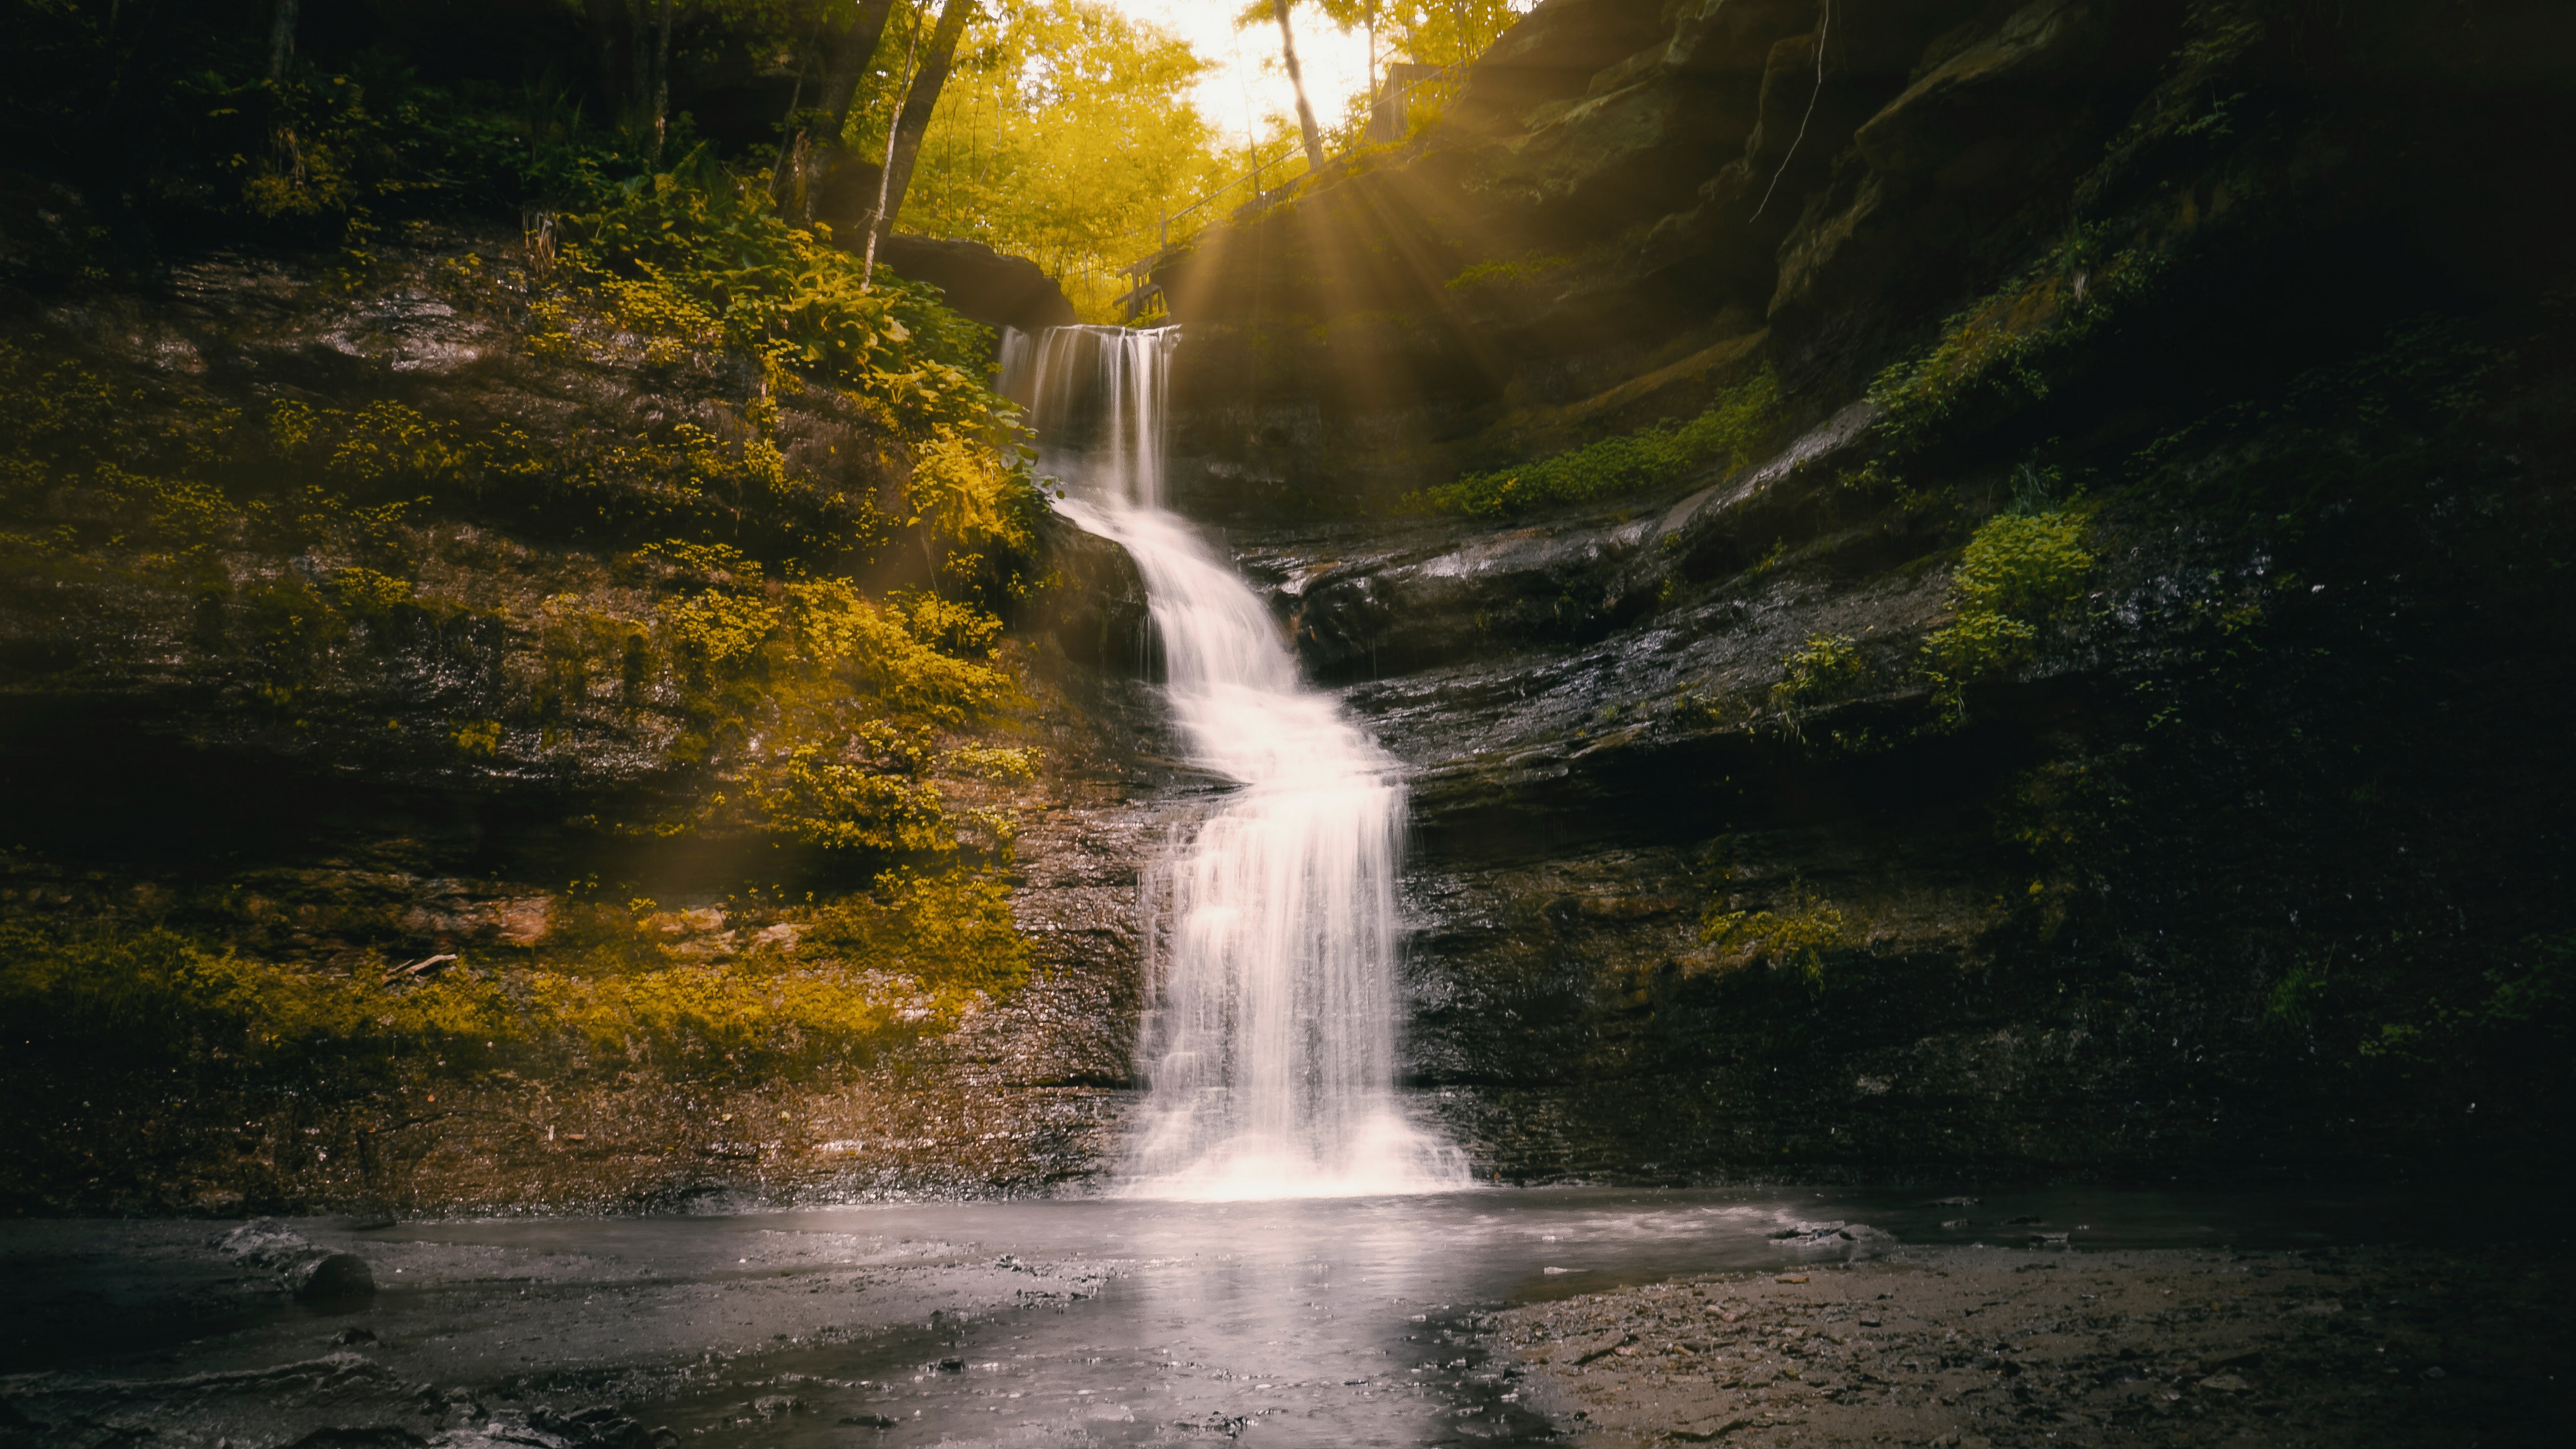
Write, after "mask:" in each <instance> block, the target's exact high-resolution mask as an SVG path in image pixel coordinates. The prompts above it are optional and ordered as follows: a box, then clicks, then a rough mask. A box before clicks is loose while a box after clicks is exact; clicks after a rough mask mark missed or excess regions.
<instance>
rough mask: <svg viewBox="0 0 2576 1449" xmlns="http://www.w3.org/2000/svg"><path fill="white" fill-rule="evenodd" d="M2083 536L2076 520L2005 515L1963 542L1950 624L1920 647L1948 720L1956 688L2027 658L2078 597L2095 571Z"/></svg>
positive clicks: (2075, 516)
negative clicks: (2050, 622) (2043, 629)
mask: <svg viewBox="0 0 2576 1449" xmlns="http://www.w3.org/2000/svg"><path fill="white" fill-rule="evenodd" d="M2084 531H2085V518H2084V515H2082V514H2080V513H2074V512H2051V513H2003V514H1998V515H1996V516H1995V517H1993V518H1990V519H1988V520H1986V522H1985V524H1984V526H1982V527H1980V528H1979V529H1978V530H1977V532H1976V534H1975V536H1973V537H1972V538H1970V539H1969V540H1968V547H1967V551H1966V552H1965V553H1964V554H1963V555H1962V556H1961V557H1960V560H1959V567H1958V569H1957V571H1956V572H1954V573H1953V574H1952V575H1951V577H1950V607H1951V608H1952V610H1954V611H1955V613H1954V617H1953V618H1952V620H1951V622H1950V624H1949V626H1948V627H1946V628H1944V629H1941V630H1939V631H1938V632H1936V633H1934V634H1933V635H1932V636H1931V638H1929V639H1927V640H1925V641H1924V646H1923V647H1924V652H1925V654H1926V655H1927V656H1928V657H1929V658H1930V660H1931V663H1932V670H1933V677H1934V680H1935V683H1936V686H1937V687H1938V691H1939V692H1940V693H1941V694H1942V695H1943V697H1944V698H1945V701H1946V702H1947V704H1948V706H1949V707H1950V708H1951V710H1952V711H1953V712H1954V713H1955V710H1956V707H1957V703H1958V690H1959V687H1960V686H1961V685H1962V684H1964V683H1965V682H1966V681H1968V680H1970V679H1973V678H1976V677H1978V676H1980V675H1987V674H1993V673H1996V672H1998V671H2000V670H2004V669H2009V668H2011V667H2012V666H2013V665H2016V664H2019V663H2021V662H2023V661H2024V660H2026V659H2027V658H2029V656H2030V652H2031V649H2032V648H2033V646H2035V645H2036V644H2037V643H2038V641H2039V626H2040V625H2041V624H2042V623H2044V622H2046V620H2047V618H2048V616H2049V615H2050V614H2052V613H2054V612H2055V611H2056V610H2058V609H2060V608H2062V607H2064V606H2065V605H2066V604H2068V603H2071V602H2073V601H2074V600H2075V599H2076V598H2077V597H2078V596H2080V595H2081V594H2082V593H2083V590H2084V581H2085V579H2086V578H2087V577H2088V576H2089V575H2090V574H2091V573H2092V570H2093V555H2092V554H2091V553H2090V552H2089V551H2088V550H2086V549H2085V547H2084Z"/></svg>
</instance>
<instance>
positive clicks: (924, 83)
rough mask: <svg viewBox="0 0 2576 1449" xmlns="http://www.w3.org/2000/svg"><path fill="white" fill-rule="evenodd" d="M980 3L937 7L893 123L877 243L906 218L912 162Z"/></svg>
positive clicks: (954, 0)
mask: <svg viewBox="0 0 2576 1449" xmlns="http://www.w3.org/2000/svg"><path fill="white" fill-rule="evenodd" d="M975 4H976V0H947V3H946V4H944V5H942V6H940V7H939V24H938V26H937V28H935V29H933V30H932V31H931V33H930V44H929V46H928V47H927V48H926V49H925V50H924V51H923V52H922V56H921V61H920V68H919V69H917V70H915V71H914V72H913V75H912V84H911V85H910V86H909V87H907V88H906V89H905V91H904V95H903V113H902V114H901V115H899V116H897V117H896V118H895V123H894V134H893V135H891V136H889V137H887V138H886V139H887V143H888V144H887V146H886V167H885V176H884V178H883V183H882V189H881V191H880V193H879V194H880V196H881V197H882V200H880V201H879V202H878V204H877V216H876V227H875V230H874V233H873V235H872V236H871V238H870V241H871V253H872V254H873V249H874V248H873V242H874V237H876V236H883V235H885V234H886V233H888V232H890V231H893V230H894V221H895V218H896V217H897V216H900V215H902V213H903V193H904V188H905V187H907V186H909V185H910V184H911V183H912V167H913V163H914V161H916V160H918V159H919V158H920V156H921V138H922V135H923V133H925V132H927V131H928V130H929V129H930V117H931V113H932V112H934V111H936V110H937V109H938V108H939V92H940V90H941V88H943V87H945V86H946V85H947V84H948V71H949V68H950V67H951V66H952V65H953V64H954V63H955V62H956V59H957V41H958V38H959V37H960V36H963V35H964V34H965V33H966V22H967V21H969V20H971V19H973V18H974V17H975Z"/></svg>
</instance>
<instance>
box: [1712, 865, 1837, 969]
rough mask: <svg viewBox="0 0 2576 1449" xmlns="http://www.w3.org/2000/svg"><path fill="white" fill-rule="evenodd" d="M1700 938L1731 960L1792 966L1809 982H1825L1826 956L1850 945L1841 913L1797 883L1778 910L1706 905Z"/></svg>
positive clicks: (1828, 902) (1832, 904)
mask: <svg viewBox="0 0 2576 1449" xmlns="http://www.w3.org/2000/svg"><path fill="white" fill-rule="evenodd" d="M1699 938H1700V940H1701V942H1702V943H1704V944H1706V945H1709V946H1714V947H1716V948H1717V949H1718V950H1719V951H1721V952H1723V953H1725V954H1726V955H1727V956H1728V957H1730V958H1732V960H1733V961H1734V962H1737V963H1744V962H1753V961H1768V962H1772V963H1775V964H1778V965H1784V966H1796V967H1797V968H1798V969H1799V971H1800V972H1802V973H1803V974H1804V975H1805V976H1806V978H1807V979H1808V980H1809V981H1811V982H1814V981H1821V980H1823V979H1824V974H1825V957H1826V956H1827V955H1828V954H1829V953H1832V952H1835V951H1841V950H1846V949H1848V948H1849V947H1851V946H1852V945H1853V944H1854V942H1853V939H1852V933H1851V926H1850V923H1849V922H1848V921H1847V920H1846V919H1845V918H1844V916H1843V913H1842V911H1841V909H1840V908H1839V907H1837V906H1835V905H1834V903H1833V902H1831V901H1829V900H1826V899H1825V898H1824V897H1822V896H1820V895H1818V894H1816V893H1815V892H1814V891H1813V890H1810V889H1809V888H1808V887H1807V886H1805V885H1804V884H1802V883H1797V884H1793V885H1792V886H1791V888H1790V899H1789V903H1788V905H1787V906H1786V907H1784V908H1783V909H1780V910H1763V911H1728V910H1720V909H1718V908H1716V907H1711V908H1710V910H1709V912H1708V914H1707V915H1706V916H1703V917H1702V918H1701V919H1700V926H1699Z"/></svg>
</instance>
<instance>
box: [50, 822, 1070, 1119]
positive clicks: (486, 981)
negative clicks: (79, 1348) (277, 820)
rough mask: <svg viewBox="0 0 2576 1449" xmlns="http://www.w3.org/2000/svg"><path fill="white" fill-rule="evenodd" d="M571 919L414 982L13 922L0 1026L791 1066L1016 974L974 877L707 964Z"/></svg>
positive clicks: (1021, 972)
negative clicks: (746, 1060) (528, 949)
mask: <svg viewBox="0 0 2576 1449" xmlns="http://www.w3.org/2000/svg"><path fill="white" fill-rule="evenodd" d="M644 904H646V905H649V904H650V903H649V902H648V903H644ZM562 910H563V914H564V916H565V918H566V919H565V920H564V922H563V924H562V925H560V926H559V927H558V929H557V930H556V931H554V932H553V933H551V934H550V935H549V936H548V937H547V938H546V940H544V941H542V942H540V943H539V945H538V947H537V949H536V951H535V952H534V953H533V956H532V957H525V956H522V955H521V954H520V953H515V952H511V953H496V959H493V960H490V961H486V960H483V959H481V958H479V957H477V958H476V959H473V960H469V961H468V962H467V963H466V964H465V965H463V966H461V967H452V968H448V969H445V970H441V971H439V972H437V973H435V974H433V975H430V976H428V977H427V978H426V979H420V978H415V977H412V976H409V975H404V974H401V973H398V972H388V971H387V970H386V969H385V963H383V962H379V961H376V960H374V959H372V958H370V959H368V960H367V962H366V963H365V964H364V965H361V966H359V967H358V968H356V969H354V970H330V969H322V968H317V967H312V966H305V965H296V964H290V963H283V962H275V961H264V960H259V959H256V958H254V957H252V956H248V955H245V954H242V953H239V952H236V951H232V950H226V949H222V948H219V947H217V946H215V945H214V944H212V943H211V942H210V941H208V940H206V939H204V938H200V937H198V936H193V935H190V934H187V933H184V932H181V931H178V930H172V929H166V928H145V929H141V930H133V931H114V930H107V929H97V930H91V929H86V928H84V927H82V926H80V925H77V924H71V923H66V922H64V921H62V920H60V919H59V918H54V919H45V920H25V919H21V920H15V921H10V922H7V923H0V1012H5V1013H6V1014H7V1015H8V1016H9V1017H10V1019H11V1020H12V1021H13V1022H17V1023H20V1024H22V1025H23V1026H24V1028H25V1029H26V1030H27V1031H29V1032H30V1033H33V1034H41V1035H43V1036H44V1037H46V1038H47V1039H48V1041H49V1042H51V1043H53V1044H56V1045H62V1044H68V1043H73V1042H84V1041H85V1042H89V1043H92V1044H93V1045H94V1050H96V1051H97V1052H98V1053H100V1054H101V1057H102V1064H105V1063H106V1061H108V1060H116V1061H123V1062H129V1063H131V1062H135V1061H142V1060H159V1059H166V1058H178V1057H191V1058H199V1059H206V1060H215V1059H223V1060H230V1061H233V1062H235V1063H237V1064H238V1065H240V1066H242V1067H247V1068H251V1069H262V1068H288V1067H293V1066H294V1065H296V1064H298V1063H301V1062H305V1061H307V1060H309V1059H312V1058H315V1057H317V1056H324V1055H327V1056H331V1057H333V1058H336V1059H340V1060H343V1061H359V1062H367V1061H375V1062H379V1063H383V1064H388V1065H390V1064H391V1063H392V1062H393V1061H394V1060H395V1059H396V1058H397V1057H398V1056H400V1055H402V1054H405V1053H408V1054H410V1055H411V1056H412V1057H413V1058H415V1060H414V1061H413V1064H412V1067H413V1069H415V1070H420V1069H425V1068H426V1066H427V1065H428V1064H427V1063H424V1062H421V1061H418V1060H417V1058H418V1057H419V1056H420V1055H421V1054H423V1053H424V1052H425V1053H427V1054H429V1055H430V1056H431V1057H432V1058H433V1059H436V1058H445V1059H447V1060H448V1061H449V1062H452V1064H453V1069H454V1070H457V1071H470V1070H473V1069H475V1068H477V1067H480V1066H488V1065H493V1064H496V1063H499V1062H502V1061H515V1060H526V1059H528V1057H529V1054H530V1053H537V1054H541V1055H542V1054H545V1053H551V1052H560V1051H564V1050H567V1049H572V1050H578V1051H579V1052H581V1053H582V1054H584V1055H585V1056H587V1057H588V1058H589V1059H590V1060H592V1061H593V1062H595V1063H600V1064H616V1063H625V1064H629V1065H645V1064H648V1063H650V1062H653V1061H656V1060H662V1059H667V1058H670V1057H672V1056H673V1055H674V1054H675V1053H686V1052H689V1051H693V1050H717V1051H727V1052H734V1053H737V1054H738V1055H739V1054H744V1053H748V1054H750V1055H751V1056H752V1057H754V1058H756V1059H761V1060H767V1061H769V1062H771V1063H773V1064H775V1065H779V1066H793V1065H795V1064H798V1063H802V1062H813V1061H818V1060H824V1059H831V1058H838V1057H845V1056H848V1055H849V1054H851V1053H853V1052H860V1053H864V1052H867V1051H872V1050H875V1049H877V1048H879V1047H881V1046H884V1045H887V1044H891V1043H894V1042H897V1041H900V1040H903V1039H905V1038H908V1037H911V1036H916V1035H919V1034H921V1033H924V1032H937V1031H944V1030H947V1029H949V1028H951V1027H953V1026H955V1025H956V1024H957V1022H958V1021H959V1020H960V1019H962V1018H963V1017H964V1016H965V1015H967V1014H969V1013H971V1012H973V1011H975V1010H977V1009H978V1008H979V1007H981V1006H982V1005H984V1004H987V1003H989V1002H993V1001H996V1000H999V999H1002V998H1003V997H1006V996H1008V995H1009V994H1010V993H1011V992H1012V991H1013V990H1015V989H1017V987H1018V986H1019V985H1020V984H1021V983H1022V982H1023V981H1024V980H1025V979H1026V977H1027V972H1028V946H1027V942H1026V940H1025V938H1024V937H1022V936H1021V934H1020V933H1019V930H1018V928H1017V927H1016V925H1015V924H1014V923H1013V921H1012V918H1011V913H1010V903H1009V892H1008V891H1007V889H1006V888H1004V887H1003V886H1002V885H1000V884H999V883H998V882H995V881H993V880H992V879H990V878H988V877H985V876H982V875H978V874H975V873H972V872H964V873H957V874H951V875H946V876H920V875H915V874H912V873H910V872H901V871H898V872H892V873H889V874H886V875H884V876H882V877H880V878H879V879H878V881H877V883H876V885H875V886H874V887H873V888H872V889H870V890H867V891H863V892H859V893H855V894H853V895H850V896H847V897H844V898H842V899H840V900H839V901H836V902H832V903H829V904H826V905H822V906H818V907H808V908H804V909H802V910H797V911H790V912H787V913H785V919H784V921H783V922H782V924H784V925H786V926H788V927H789V928H790V929H789V931H788V932H787V933H786V934H788V935H791V936H792V937H793V938H794V939H793V940H792V942H781V941H776V940H760V939H753V940H747V941H745V940H741V939H739V938H744V937H750V936H751V935H752V933H751V932H748V931H744V932H738V933H736V937H737V945H738V946H739V949H738V950H735V951H733V952H729V953H727V954H726V955H724V956H723V957H722V958H720V959H691V958H690V957H688V956H686V955H683V954H680V953H678V952H676V951H674V950H672V949H670V948H669V947H668V946H667V945H665V944H663V943H662V942H661V941H660V940H659V939H658V938H657V937H656V934H655V933H654V932H653V931H652V930H651V929H650V927H649V925H648V924H646V923H644V922H642V921H639V920H637V919H636V918H635V916H634V915H633V913H631V912H630V911H628V910H627V909H626V908H623V907H600V906H588V905H583V904H581V903H566V904H565V905H564V906H563V908H562ZM394 964H397V965H398V964H401V963H399V962H397V963H394Z"/></svg>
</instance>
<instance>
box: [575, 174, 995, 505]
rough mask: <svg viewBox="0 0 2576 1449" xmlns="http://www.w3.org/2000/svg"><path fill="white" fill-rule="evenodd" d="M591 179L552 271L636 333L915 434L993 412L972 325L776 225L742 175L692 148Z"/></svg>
mask: <svg viewBox="0 0 2576 1449" xmlns="http://www.w3.org/2000/svg"><path fill="white" fill-rule="evenodd" d="M598 185H599V195H598V204H597V205H595V206H594V207H593V208H592V209H589V210H586V211H582V212H578V213H576V214H574V215H571V216H567V217H565V218H564V220H563V230H564V237H565V242H564V245H563V249H562V253H561V257H562V262H563V264H564V265H563V267H562V269H561V271H562V274H563V276H564V277H565V278H566V279H567V280H568V281H572V282H576V283H584V282H586V283H588V284H590V285H592V286H595V287H596V288H597V289H598V290H599V293H600V295H602V296H603V297H605V298H606V299H608V301H609V304H610V307H611V310H613V311H614V312H615V313H616V314H617V315H618V317H619V318H620V319H621V320H624V321H626V322H628V323H629V324H630V325H632V326H634V327H635V328H636V329H637V330H638V331H641V332H646V333H650V334H654V335H659V336H664V337H670V338H675V339H678V340H681V341H685V342H688V343H690V344H692V345H696V346H724V347H732V348H737V349H740V350H742V351H744V352H748V353H750V354H752V355H754V356H756V357H759V358H761V359H762V360H763V361H764V362H766V363H768V364H769V365H771V366H772V367H775V368H779V369H782V370H789V371H797V372H802V373H805V374H807V375H810V376H812V377H814V378H816V379H818V380H821V381H824V382H827V383H829V384H832V385H835V386H840V387H847V388H850V389H852V390H854V391H856V392H858V393H860V394H861V395H862V396H865V397H869V398H873V399H876V400H878V401H879V402H881V403H883V404H885V405H887V406H888V407H890V408H892V409H893V410H894V414H895V416H896V417H898V418H899V419H900V420H901V421H902V423H903V425H904V426H905V427H906V429H907V430H908V431H912V432H916V433H918V434H920V435H922V436H925V437H929V436H937V435H938V434H940V433H941V431H942V430H956V429H981V428H984V427H987V426H989V425H991V424H992V423H993V422H994V421H995V420H996V417H997V414H996V412H995V409H996V408H997V407H998V406H999V399H998V398H997V397H996V396H995V395H994V393H993V392H992V390H991V389H990V388H988V387H987V386H986V385H985V381H984V372H983V368H984V363H983V356H984V345H985V332H984V329H983V328H982V327H981V326H979V325H977V324H976V323H973V322H969V321H967V320H966V319H965V318H963V317H961V316H959V315H957V314H956V313H955V312H952V311H950V310H949V309H948V308H947V306H946V305H944V304H943V303H942V302H940V300H939V293H938V290H937V289H936V288H934V287H931V286H929V285H927V284H924V283H919V282H907V281H904V280H902V279H901V278H898V277H895V276H893V275H892V274H890V273H888V274H882V275H879V276H878V277H876V278H875V279H874V280H873V282H871V279H870V278H869V277H868V276H867V268H866V265H865V264H864V263H863V262H862V261H861V259H860V258H858V257H854V256H852V255H850V254H849V253H848V252H845V251H842V250H841V249H839V248H838V247H835V246H833V245H832V244H831V243H830V241H829V240H828V239H827V237H826V236H825V235H818V234H817V232H809V231H804V230H800V229H798V228H795V227H791V226H789V225H787V223H786V222H784V221H782V220H780V219H779V217H778V215H777V214H776V212H775V211H773V210H772V209H771V205H770V201H769V196H768V193H767V191H766V190H765V189H764V188H763V187H762V186H761V185H759V184H758V183H757V181H756V180H747V179H744V178H741V177H737V176H734V175H732V174H731V173H729V172H727V171H726V170H725V169H724V168H723V167H722V166H720V165H718V164H717V163H716V162H715V161H714V160H712V159H711V158H710V157H709V156H708V155H707V154H706V153H705V152H703V151H700V152H694V153H692V154H691V155H689V156H688V157H686V158H684V159H683V160H682V161H681V163H680V164H679V165H678V166H676V167H674V168H673V169H672V170H670V171H668V172H663V173H659V174H656V175H653V176H650V177H637V178H634V179H631V180H628V181H625V182H621V183H615V184H610V183H608V182H606V181H605V180H604V179H603V180H601V181H600V182H599V183H598ZM818 230H820V229H818ZM1022 471H1023V472H1024V471H1025V470H1022Z"/></svg>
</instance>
